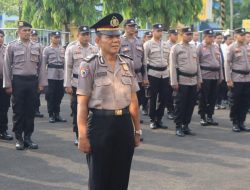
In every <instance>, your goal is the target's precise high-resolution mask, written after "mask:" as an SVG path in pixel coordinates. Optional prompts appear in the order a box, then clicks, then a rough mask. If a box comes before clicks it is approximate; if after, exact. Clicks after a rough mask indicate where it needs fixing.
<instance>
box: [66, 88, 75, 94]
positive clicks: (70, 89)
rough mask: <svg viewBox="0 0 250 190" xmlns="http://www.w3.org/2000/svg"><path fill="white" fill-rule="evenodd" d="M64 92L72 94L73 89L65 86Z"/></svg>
mask: <svg viewBox="0 0 250 190" xmlns="http://www.w3.org/2000/svg"><path fill="white" fill-rule="evenodd" d="M65 92H66V93H67V94H72V93H73V89H72V88H71V87H66V88H65Z"/></svg>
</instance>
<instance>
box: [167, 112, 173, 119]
mask: <svg viewBox="0 0 250 190" xmlns="http://www.w3.org/2000/svg"><path fill="white" fill-rule="evenodd" d="M167 117H168V119H169V120H174V113H173V112H169V113H168V116H167Z"/></svg>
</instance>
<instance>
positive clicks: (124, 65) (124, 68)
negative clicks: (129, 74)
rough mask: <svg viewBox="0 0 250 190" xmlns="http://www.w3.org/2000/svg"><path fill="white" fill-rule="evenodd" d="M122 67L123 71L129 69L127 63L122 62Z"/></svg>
mask: <svg viewBox="0 0 250 190" xmlns="http://www.w3.org/2000/svg"><path fill="white" fill-rule="evenodd" d="M122 68H123V70H124V71H128V70H129V68H128V65H127V63H123V64H122Z"/></svg>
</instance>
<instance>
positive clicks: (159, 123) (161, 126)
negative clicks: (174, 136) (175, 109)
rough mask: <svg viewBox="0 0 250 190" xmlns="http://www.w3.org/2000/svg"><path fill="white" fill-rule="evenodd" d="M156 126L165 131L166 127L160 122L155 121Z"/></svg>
mask: <svg viewBox="0 0 250 190" xmlns="http://www.w3.org/2000/svg"><path fill="white" fill-rule="evenodd" d="M156 125H157V127H158V128H161V129H167V128H168V126H166V125H163V123H162V121H157V123H156Z"/></svg>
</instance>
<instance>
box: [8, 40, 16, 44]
mask: <svg viewBox="0 0 250 190" xmlns="http://www.w3.org/2000/svg"><path fill="white" fill-rule="evenodd" d="M16 41H17V39H16V40H13V41H11V42H9V44H13V43H14V42H16Z"/></svg>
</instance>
